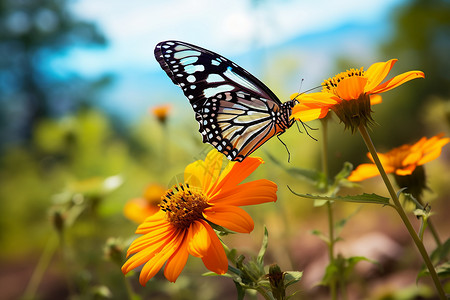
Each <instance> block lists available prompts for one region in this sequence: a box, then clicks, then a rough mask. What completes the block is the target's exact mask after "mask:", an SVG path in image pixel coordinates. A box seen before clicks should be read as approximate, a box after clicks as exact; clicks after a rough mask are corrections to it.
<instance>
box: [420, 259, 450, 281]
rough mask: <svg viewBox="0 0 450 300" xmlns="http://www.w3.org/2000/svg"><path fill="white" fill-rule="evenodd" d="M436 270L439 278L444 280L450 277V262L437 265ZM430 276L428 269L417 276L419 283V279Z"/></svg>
mask: <svg viewBox="0 0 450 300" xmlns="http://www.w3.org/2000/svg"><path fill="white" fill-rule="evenodd" d="M435 270H436V273H437V275H438V276H439V277H441V278H442V279H445V278H448V277H450V262H449V261H446V262H444V263H442V264H440V265H437V266H436V267H435ZM428 275H430V272H429V271H428V269H423V270H422V271H420V272H419V274H418V275H417V281H419V279H420V278H421V277H424V276H428Z"/></svg>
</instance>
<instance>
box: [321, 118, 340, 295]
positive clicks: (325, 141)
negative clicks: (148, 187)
mask: <svg viewBox="0 0 450 300" xmlns="http://www.w3.org/2000/svg"><path fill="white" fill-rule="evenodd" d="M321 122H322V172H323V174H324V177H325V187H326V188H327V192H329V186H328V120H327V119H321ZM327 213H328V232H329V233H328V235H329V239H330V240H329V243H328V255H329V258H330V264H334V241H335V238H334V219H333V205H332V203H331V202H330V201H328V202H327ZM330 294H331V299H333V300H335V299H337V293H336V280H334V279H332V280H331V282H330Z"/></svg>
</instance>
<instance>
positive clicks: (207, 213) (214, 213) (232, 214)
mask: <svg viewBox="0 0 450 300" xmlns="http://www.w3.org/2000/svg"><path fill="white" fill-rule="evenodd" d="M203 216H204V217H205V219H206V220H208V221H210V222H212V223H214V224H217V225H220V226H223V227H226V228H228V229H230V230H233V231H236V232H241V233H249V232H251V231H252V230H253V228H254V223H253V220H252V218H251V217H250V215H249V214H248V213H247V212H246V211H245V210H243V209H242V208H239V207H236V206H231V205H215V206H211V207H208V208H206V209H205V210H204V211H203Z"/></svg>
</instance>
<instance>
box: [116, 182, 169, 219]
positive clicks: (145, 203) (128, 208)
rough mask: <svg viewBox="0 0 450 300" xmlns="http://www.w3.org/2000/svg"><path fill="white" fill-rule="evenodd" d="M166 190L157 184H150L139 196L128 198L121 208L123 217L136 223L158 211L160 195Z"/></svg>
mask: <svg viewBox="0 0 450 300" xmlns="http://www.w3.org/2000/svg"><path fill="white" fill-rule="evenodd" d="M165 191H166V190H165V189H164V188H163V187H162V186H160V185H158V184H150V185H149V186H147V188H146V189H145V191H144V195H143V197H141V198H134V199H131V200H129V201H128V202H127V203H126V204H125V207H124V208H123V213H124V215H125V217H127V218H128V219H129V220H131V221H134V222H136V223H138V224H141V223H142V222H144V220H145V219H146V218H147V217H149V216H151V215H153V214H155V213H156V212H158V210H159V203H160V202H161V196H162V195H163V194H164V192H165Z"/></svg>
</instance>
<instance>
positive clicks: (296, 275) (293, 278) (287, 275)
mask: <svg viewBox="0 0 450 300" xmlns="http://www.w3.org/2000/svg"><path fill="white" fill-rule="evenodd" d="M302 276H303V272H299V271H286V272H284V286H285V287H288V286H290V285H292V284H294V283H297V282H299V281H300V279H301V278H302Z"/></svg>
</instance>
